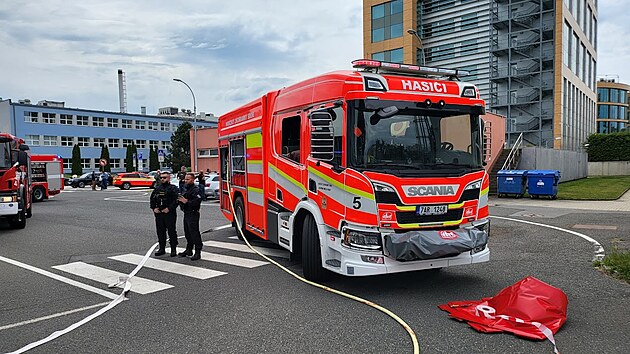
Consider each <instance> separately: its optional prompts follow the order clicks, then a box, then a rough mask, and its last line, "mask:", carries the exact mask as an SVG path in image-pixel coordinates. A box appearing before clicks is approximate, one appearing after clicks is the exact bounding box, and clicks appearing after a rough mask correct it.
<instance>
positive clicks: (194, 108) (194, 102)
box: [173, 79, 198, 172]
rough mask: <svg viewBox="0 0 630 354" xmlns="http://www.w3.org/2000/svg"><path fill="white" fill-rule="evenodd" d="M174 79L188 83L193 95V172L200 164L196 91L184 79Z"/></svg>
mask: <svg viewBox="0 0 630 354" xmlns="http://www.w3.org/2000/svg"><path fill="white" fill-rule="evenodd" d="M173 81H177V82H181V83H182V84H184V85H186V87H188V89H189V90H190V94H191V95H192V98H193V115H194V118H193V140H194V141H193V146H194V149H195V151H194V154H195V159H194V161H195V166H194V168H192V170H193V172H194V171H196V170H197V168H198V166H197V101H196V100H195V93H194V92H193V90H192V89H191V88H190V86H188V84H187V83H186V82H185V81H184V80H182V79H173Z"/></svg>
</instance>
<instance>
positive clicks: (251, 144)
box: [245, 132, 262, 149]
mask: <svg viewBox="0 0 630 354" xmlns="http://www.w3.org/2000/svg"><path fill="white" fill-rule="evenodd" d="M245 140H246V141H247V148H248V149H254V148H259V147H262V133H261V132H257V133H254V134H249V135H247V138H246V139H245Z"/></svg>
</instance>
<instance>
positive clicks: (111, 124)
mask: <svg viewBox="0 0 630 354" xmlns="http://www.w3.org/2000/svg"><path fill="white" fill-rule="evenodd" d="M107 127H108V128H118V118H107Z"/></svg>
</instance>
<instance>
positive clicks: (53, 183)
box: [31, 155, 63, 202]
mask: <svg viewBox="0 0 630 354" xmlns="http://www.w3.org/2000/svg"><path fill="white" fill-rule="evenodd" d="M31 172H32V174H31V176H32V178H31V180H32V182H33V202H41V201H43V200H44V199H48V198H50V196H51V195H57V194H59V193H61V190H63V159H62V158H61V157H60V156H58V155H32V156H31Z"/></svg>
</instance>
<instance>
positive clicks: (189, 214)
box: [178, 173, 203, 261]
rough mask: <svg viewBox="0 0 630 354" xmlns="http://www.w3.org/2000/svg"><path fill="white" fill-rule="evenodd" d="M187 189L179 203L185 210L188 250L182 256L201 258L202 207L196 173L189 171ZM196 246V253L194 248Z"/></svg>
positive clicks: (185, 231) (186, 180)
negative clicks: (200, 216)
mask: <svg viewBox="0 0 630 354" xmlns="http://www.w3.org/2000/svg"><path fill="white" fill-rule="evenodd" d="M184 182H185V184H186V188H185V191H184V192H183V194H181V195H180V196H179V199H178V201H179V205H180V206H181V208H182V211H183V212H184V234H186V250H185V251H184V252H180V253H179V256H180V257H186V256H192V257H190V259H191V260H193V261H196V260H198V259H200V258H201V248H202V247H203V243H201V233H199V208H200V207H201V192H200V190H199V187H197V186H195V174H194V173H187V174H186V177H185V179H184ZM193 247H194V248H195V254H194V255H193V253H192V250H193Z"/></svg>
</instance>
